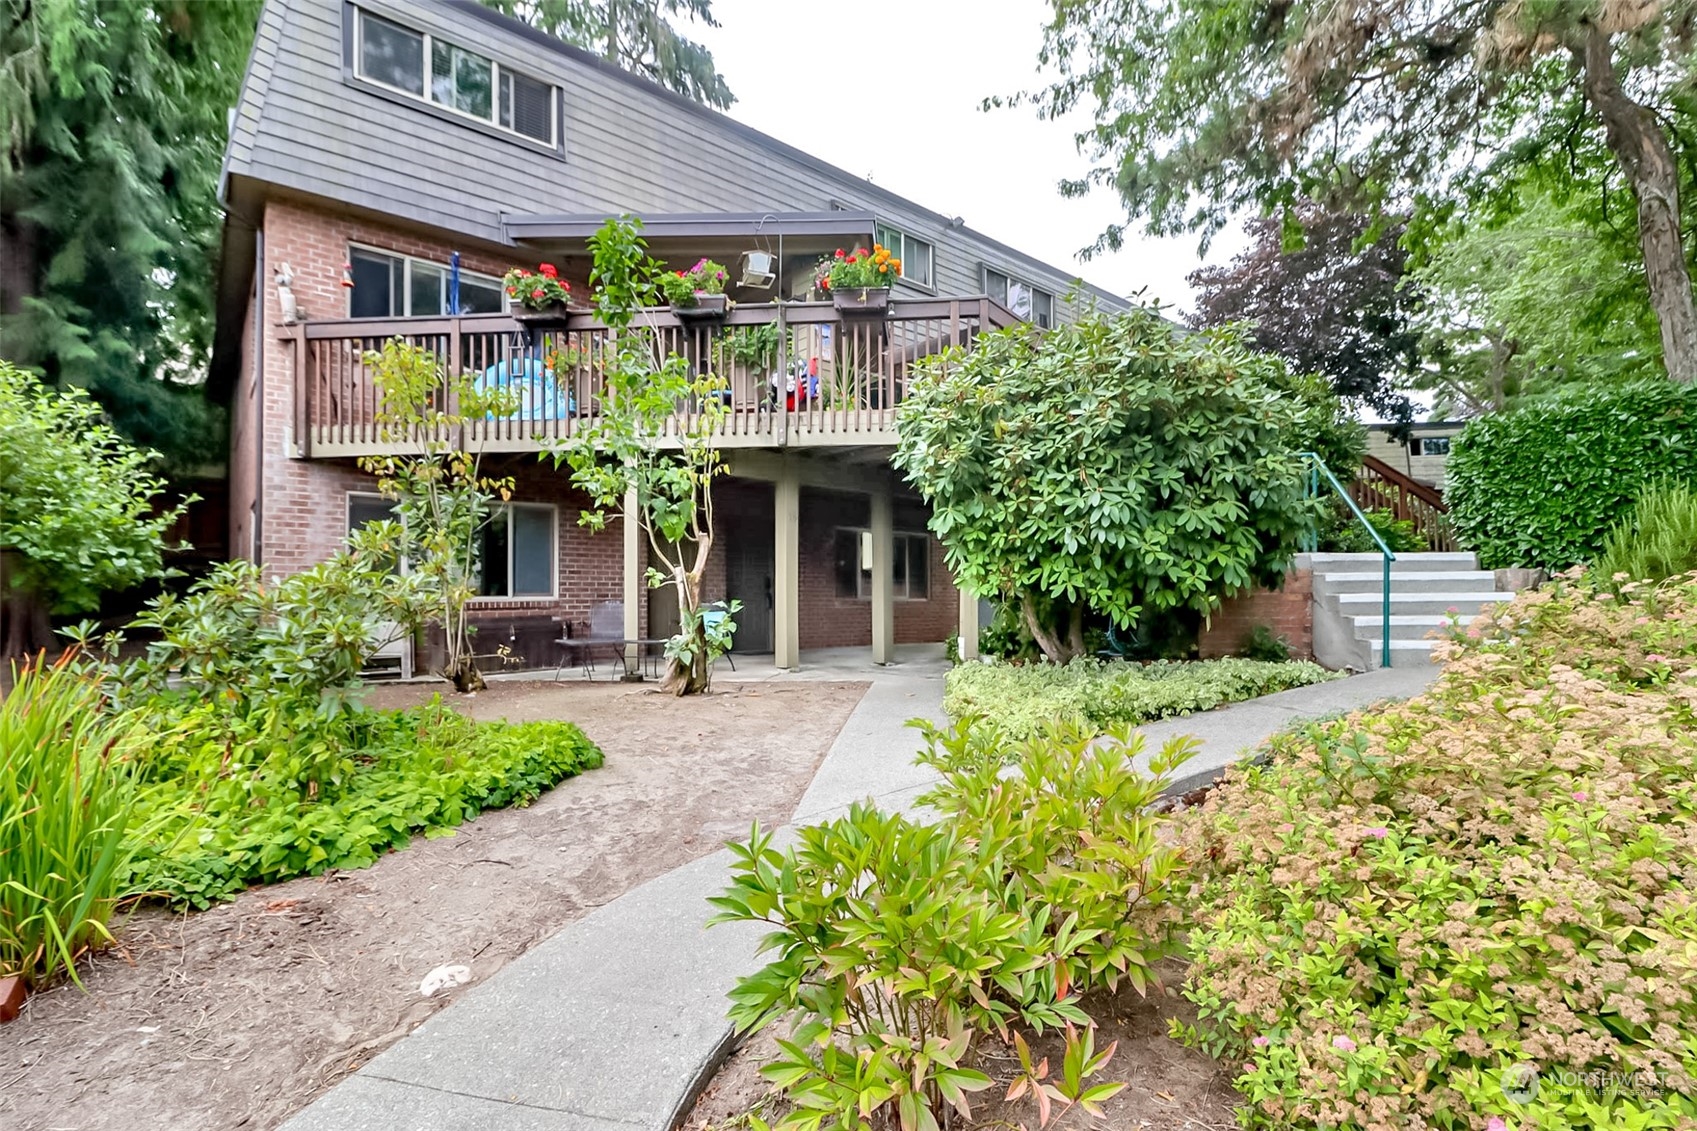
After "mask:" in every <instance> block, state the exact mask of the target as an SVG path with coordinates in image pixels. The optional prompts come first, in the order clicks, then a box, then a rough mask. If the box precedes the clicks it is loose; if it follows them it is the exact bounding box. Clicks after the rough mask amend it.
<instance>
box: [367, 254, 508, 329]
mask: <svg viewBox="0 0 1697 1131" xmlns="http://www.w3.org/2000/svg"><path fill="white" fill-rule="evenodd" d="M355 251H363V252H365V253H366V254H367V255H381V256H383V257H384V258H385V259H398V260H400V261H401V265H402V270H401V280H402V294H401V300H400V303H399V306H400V310H399V311H398V312H396V313H394V314H387V315H378V314H372V315H367V317H370V318H413V317H420V318H452V317H454V315H452V314H448V313H445V312H444V313H442V314H424V315H412V314H408V313H407V311H409V310H411V309H412V267H413V264H415V263H422V264H424V265H425V266H426V267H434V268H436V269H437V270H439V271H441V272H442V278H443V286H444V287H446V286H447V277H448V272H450V271H451V270H453V268H452V267H451V266H450V265H449V264H446V263H438V262H436V260H434V259H425V258H424V257H423V256H418V255H407V254H405V253H404V252H399V251H390V250H389V249H388V248H386V247H378V246H376V245H375V244H367V243H359V242H357V241H352V240H350V241H349V242H348V252H349V255H348V261H349V262H350V263H351V262H352V261H353V254H352V253H353V252H355ZM467 279H476V280H477V281H479V282H481V283H485V284H487V285H488V286H490V287H491V288H493V289H494V290H495V292H496V293H497V294H499V295H500V296H501V311H500V312H501V313H502V314H505V313H507V311H508V310H510V309H512V300H511V299H509V298H508V297H507V287H506V284H505V283H503V282H502V281H501V280H500V279H497V278H496V277H495V276H493V275H485V274H484V273H483V272H481V271H467V270H466V269H465V268H464V267H461V268H460V283H461V284H462V285H463V284H464V283H465V281H466V280H467ZM390 297H391V298H393V297H394V296H390ZM353 301H354V299H353V292H352V290H351V289H350V291H349V292H348V311H349V314H348V317H350V318H352V317H353V313H352V311H353ZM447 301H448V299H447V295H446V293H444V294H443V296H442V303H443V305H444V306H445V305H447Z"/></svg>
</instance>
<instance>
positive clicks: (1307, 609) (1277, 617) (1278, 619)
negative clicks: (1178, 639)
mask: <svg viewBox="0 0 1697 1131" xmlns="http://www.w3.org/2000/svg"><path fill="white" fill-rule="evenodd" d="M1313 599H1314V575H1313V574H1312V573H1311V572H1310V571H1308V570H1306V569H1294V570H1292V571H1291V572H1290V573H1288V574H1286V575H1285V581H1284V586H1283V587H1282V588H1279V589H1256V590H1254V591H1252V592H1249V593H1245V594H1242V595H1240V596H1237V597H1232V598H1229V599H1228V600H1227V601H1226V603H1225V604H1224V605H1222V606H1221V607H1220V611H1219V612H1217V613H1215V614H1214V615H1213V617H1212V618H1211V619H1210V620H1209V622H1208V624H1207V626H1206V627H1205V628H1203V630H1202V633H1201V635H1200V636H1199V637H1198V639H1197V641H1196V648H1197V652H1198V653H1199V654H1200V655H1201V656H1202V658H1203V659H1205V660H1209V659H1214V658H1216V657H1219V656H1236V655H1239V654H1241V653H1242V651H1243V648H1244V646H1245V645H1246V644H1247V643H1248V641H1249V634H1250V633H1251V632H1253V631H1254V630H1255V626H1256V625H1258V624H1264V625H1266V626H1267V627H1268V628H1270V629H1272V630H1273V635H1275V636H1282V637H1284V638H1285V641H1286V642H1287V643H1288V644H1289V645H1290V654H1291V656H1292V657H1293V658H1300V659H1310V658H1312V657H1313V655H1314V617H1313V609H1312V603H1313Z"/></svg>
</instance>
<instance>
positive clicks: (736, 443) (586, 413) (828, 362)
mask: <svg viewBox="0 0 1697 1131" xmlns="http://www.w3.org/2000/svg"><path fill="white" fill-rule="evenodd" d="M1018 322H1019V318H1018V317H1017V316H1015V315H1014V314H1013V313H1012V312H1010V311H1009V310H1007V309H1006V308H1005V307H1003V306H1001V305H999V304H998V303H996V302H995V301H993V300H991V299H989V298H986V297H983V296H977V297H971V298H938V299H918V300H914V299H900V300H895V301H892V302H891V304H890V309H889V315H888V317H887V318H883V319H867V318H863V317H853V316H851V317H847V318H845V317H844V316H843V315H841V314H839V313H838V312H837V310H836V309H835V308H834V307H833V306H832V305H831V304H830V303H828V302H790V303H781V304H779V303H761V304H744V305H741V306H737V307H735V308H733V309H732V310H731V311H730V313H729V314H728V315H727V316H726V317H725V318H723V319H722V320H719V321H715V322H712V323H701V322H684V321H680V320H679V319H678V318H677V316H676V315H674V314H673V313H672V312H671V311H670V310H669V309H655V310H649V311H646V312H644V314H643V316H642V317H641V318H640V319H639V322H638V324H639V325H642V326H645V327H648V328H649V329H650V332H652V333H654V334H655V335H656V336H657V337H658V340H659V347H660V349H661V350H662V351H666V352H675V353H677V354H680V355H682V356H683V357H685V358H688V359H689V361H690V364H691V365H692V366H693V367H694V368H695V370H696V372H698V373H704V372H711V373H714V374H716V375H717V376H719V377H720V378H721V379H722V380H723V382H724V384H725V385H726V388H725V390H724V391H723V393H722V394H721V396H722V398H723V402H724V405H725V408H726V410H727V411H726V412H725V414H724V416H723V418H722V419H721V421H720V423H719V425H718V427H717V429H716V431H715V434H714V442H715V443H716V445H718V446H719V447H723V448H782V447H877V446H892V445H894V444H895V441H896V431H895V419H896V409H897V407H898V406H899V405H900V404H901V402H902V399H903V397H904V396H905V395H906V393H907V388H908V382H909V381H910V380H911V379H912V378H913V376H914V375H915V373H916V371H917V367H918V364H919V363H920V362H921V361H922V360H923V359H925V358H928V357H932V356H934V355H936V354H940V353H942V352H943V351H945V350H947V349H949V348H951V347H955V346H961V347H965V348H968V349H970V348H971V347H972V343H973V341H974V340H975V339H976V338H977V336H978V335H979V334H980V333H983V332H984V331H987V330H994V329H999V328H1001V327H1004V326H1011V325H1014V324H1016V323H1018ZM764 326H775V327H776V333H775V334H771V333H766V334H765V337H766V338H767V349H766V350H765V351H764V353H765V357H761V356H760V354H761V352H762V351H760V350H758V349H751V348H750V346H751V343H750V342H749V341H748V338H749V336H750V335H749V334H748V333H746V332H745V331H752V330H756V329H757V328H760V327H764ZM394 337H400V338H404V339H406V340H407V341H409V342H412V343H414V344H417V345H422V346H425V347H427V348H429V349H431V350H434V351H435V352H436V353H437V354H438V355H439V356H441V357H442V358H443V360H444V369H445V370H446V371H447V372H464V373H469V374H470V375H471V376H472V379H473V380H474V381H476V382H478V383H479V385H480V386H483V387H501V388H505V389H507V390H509V391H510V392H511V393H512V394H513V395H514V396H515V397H516V403H517V406H518V407H517V409H516V411H514V412H513V413H512V414H511V415H509V416H505V417H501V418H498V419H489V420H482V421H475V422H471V423H469V424H466V425H464V426H463V431H464V434H463V438H456V442H457V443H462V444H463V445H464V446H466V447H469V448H481V449H482V450H483V451H487V452H535V451H539V450H541V449H542V448H543V447H545V446H546V445H548V444H549V443H550V442H552V441H556V440H559V439H563V438H565V437H568V436H570V435H572V434H573V432H574V431H575V430H577V429H579V428H582V427H583V426H584V425H585V423H586V422H588V421H589V420H591V419H593V418H594V416H595V414H596V413H597V412H598V411H599V408H600V397H601V389H602V384H601V381H602V378H601V365H602V359H603V358H604V356H605V353H606V349H607V344H608V336H607V328H606V327H605V326H604V325H602V324H601V323H600V322H599V321H598V320H597V319H596V318H595V317H594V316H593V315H589V314H573V315H571V316H569V317H568V318H567V319H566V320H565V322H564V324H563V325H555V326H552V327H550V328H547V329H534V328H530V327H526V326H524V325H521V324H520V323H519V322H518V321H516V320H515V319H514V318H512V317H511V316H510V315H506V314H485V315H468V316H465V317H459V318H399V319H390V320H376V319H343V320H337V321H324V322H305V323H301V324H300V325H297V326H294V327H291V328H290V330H289V331H288V332H287V333H285V334H284V335H283V337H282V341H283V343H284V344H285V348H286V349H287V350H289V351H290V353H291V356H292V365H293V373H294V390H295V397H294V444H295V449H296V452H297V453H298V455H299V456H300V457H302V458H309V459H329V458H345V457H350V456H364V455H384V454H389V453H393V452H398V451H403V450H406V449H408V448H412V447H415V446H416V443H417V441H418V440H419V437H416V436H414V437H396V436H394V435H392V434H390V433H389V432H388V430H386V429H384V428H383V427H382V426H381V425H379V423H378V422H377V419H376V417H377V403H378V398H377V388H376V385H375V382H374V381H373V379H372V372H371V370H370V369H369V368H368V367H367V366H366V365H365V362H364V360H363V358H364V355H365V353H366V351H368V350H375V349H378V348H379V347H381V346H382V344H383V343H384V342H385V341H387V340H389V339H390V338H394ZM444 395H446V389H444ZM699 411H700V410H699V407H698V406H694V405H691V404H679V405H678V409H677V413H676V414H675V416H674V417H673V422H674V425H673V428H672V429H671V431H672V432H673V433H674V434H675V433H676V432H678V431H681V430H683V429H685V428H688V427H689V426H690V425H691V424H692V419H691V416H692V413H696V412H699ZM665 442H666V441H665V439H664V438H662V439H661V443H662V444H664V443H665Z"/></svg>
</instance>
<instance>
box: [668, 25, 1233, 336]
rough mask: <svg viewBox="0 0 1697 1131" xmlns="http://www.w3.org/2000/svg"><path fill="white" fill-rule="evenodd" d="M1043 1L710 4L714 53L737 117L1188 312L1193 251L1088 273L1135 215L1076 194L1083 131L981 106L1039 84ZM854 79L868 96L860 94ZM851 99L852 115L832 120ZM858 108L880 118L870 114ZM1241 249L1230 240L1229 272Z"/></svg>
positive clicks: (1106, 196)
mask: <svg viewBox="0 0 1697 1131" xmlns="http://www.w3.org/2000/svg"><path fill="white" fill-rule="evenodd" d="M1047 7H1048V6H1047V4H1045V3H1043V2H1042V0H992V2H988V3H987V2H985V0H849V2H843V0H830V2H820V0H806V2H800V3H798V2H796V0H713V14H714V16H715V18H717V19H718V21H719V23H720V27H718V28H717V29H713V28H701V27H696V28H694V29H692V30H691V32H690V33H689V34H691V35H692V36H693V37H694V38H698V39H700V40H701V41H702V42H704V43H705V44H706V45H707V46H708V47H709V48H711V49H712V52H713V56H714V59H715V61H716V62H717V63H718V65H719V70H720V71H721V72H722V73H723V74H724V76H725V81H726V82H727V83H728V84H729V85H730V88H731V91H732V93H734V94H735V95H736V96H737V102H736V104H735V105H734V106H732V107H731V110H730V113H731V115H732V116H733V117H735V118H737V119H738V120H739V121H742V122H745V123H747V124H748V125H751V126H753V127H754V128H756V129H759V130H763V131H765V132H766V133H769V134H771V135H773V136H774V137H776V138H778V139H779V140H781V141H785V142H788V143H789V144H791V145H794V146H796V147H798V148H800V149H802V150H805V151H806V152H808V153H811V154H813V155H814V156H816V157H820V158H822V159H824V160H826V161H829V162H831V163H832V164H835V165H840V166H842V167H843V168H845V169H847V170H849V171H850V172H854V173H858V174H861V175H863V176H870V177H871V178H872V180H873V181H874V182H875V183H877V184H879V185H882V186H883V187H885V188H887V189H890V190H891V191H893V192H897V193H900V194H901V195H903V196H906V197H909V198H911V199H912V200H914V201H916V202H917V203H919V204H922V205H924V206H925V207H927V208H930V209H933V210H935V211H937V212H941V213H943V214H945V215H949V216H960V217H962V218H963V219H965V221H966V223H967V225H968V226H970V227H972V228H976V229H977V230H979V231H981V232H983V233H985V234H986V235H989V236H993V237H994V238H996V239H999V240H1001V241H1002V242H1004V243H1007V244H1011V245H1013V246H1014V247H1017V248H1019V249H1020V250H1021V251H1024V252H1027V253H1028V254H1031V255H1035V256H1037V257H1038V258H1039V259H1042V260H1045V261H1047V262H1049V263H1053V264H1054V265H1055V266H1057V267H1062V268H1068V269H1071V270H1073V271H1075V272H1076V273H1077V274H1079V275H1080V276H1082V277H1083V278H1085V279H1087V280H1088V281H1090V282H1092V283H1095V284H1097V285H1098V286H1101V287H1104V288H1106V289H1107V290H1110V291H1114V292H1116V293H1119V294H1131V293H1132V292H1135V291H1138V290H1140V289H1143V288H1147V289H1148V293H1149V295H1151V296H1154V297H1157V298H1159V299H1161V300H1162V302H1164V303H1166V304H1169V305H1175V304H1176V305H1177V306H1179V307H1180V308H1181V309H1188V308H1189V306H1190V288H1189V286H1188V285H1187V284H1186V283H1185V276H1186V275H1188V274H1189V273H1190V272H1191V271H1193V270H1195V269H1196V267H1197V265H1198V263H1199V262H1200V261H1199V260H1198V258H1197V245H1196V241H1195V239H1193V238H1190V237H1184V238H1180V239H1170V240H1154V239H1150V238H1148V237H1146V236H1142V235H1141V234H1139V235H1138V236H1136V237H1135V238H1134V239H1131V240H1128V241H1127V245H1126V247H1125V249H1124V250H1122V251H1120V252H1118V253H1116V254H1113V255H1105V256H1098V257H1097V258H1095V259H1093V260H1091V261H1090V262H1088V263H1086V262H1083V261H1081V260H1080V259H1079V258H1078V257H1077V254H1076V253H1077V252H1078V250H1079V249H1080V248H1082V247H1085V246H1086V245H1088V244H1090V243H1091V242H1093V241H1094V240H1095V238H1096V236H1097V235H1098V234H1099V233H1100V232H1101V231H1102V230H1103V229H1104V228H1105V227H1107V225H1108V224H1110V223H1112V222H1114V221H1115V220H1117V219H1119V218H1121V216H1122V215H1123V213H1122V211H1121V209H1120V207H1119V203H1118V201H1117V199H1116V198H1114V197H1113V195H1112V194H1111V193H1106V192H1097V193H1095V194H1094V195H1092V196H1091V197H1089V198H1087V199H1085V200H1066V199H1064V198H1063V197H1062V196H1061V195H1060V192H1059V191H1058V190H1057V188H1056V184H1057V183H1058V182H1059V181H1060V180H1061V178H1063V177H1070V176H1077V175H1078V174H1080V173H1081V172H1082V171H1083V170H1084V169H1086V168H1087V167H1088V166H1087V164H1086V162H1085V160H1084V158H1083V157H1081V156H1079V155H1078V154H1077V152H1076V151H1075V150H1074V148H1073V141H1072V135H1073V132H1074V131H1073V129H1072V128H1069V127H1068V126H1067V125H1065V124H1063V123H1059V122H1042V121H1038V119H1037V117H1036V115H1035V114H1034V113H1033V112H1032V111H1031V110H1030V109H1029V108H1020V109H1014V110H994V111H990V112H984V111H981V110H979V108H978V107H979V103H980V102H982V101H983V99H984V98H985V97H986V96H988V95H992V94H1009V93H1013V92H1016V91H1019V90H1025V89H1029V88H1031V87H1032V86H1033V85H1035V83H1036V81H1037V77H1038V76H1037V50H1038V48H1039V46H1040V45H1041V43H1042V26H1043V20H1044V15H1045V13H1046V11H1047ZM856 80H860V81H861V82H862V83H863V89H862V90H861V91H860V92H858V93H857V92H855V90H854V88H855V86H856ZM837 104H843V105H844V106H845V110H844V112H843V113H841V114H821V113H820V110H821V109H824V108H829V107H831V106H833V105H837ZM849 106H856V107H861V108H864V107H872V108H881V110H882V112H877V113H869V112H866V111H865V110H864V109H848V108H847V107H849ZM1241 246H1242V238H1241V236H1240V235H1239V234H1238V233H1237V232H1236V231H1230V230H1228V231H1226V232H1222V233H1221V234H1220V235H1219V236H1218V237H1217V238H1216V239H1215V241H1214V243H1213V245H1212V246H1211V247H1210V249H1209V256H1208V261H1209V262H1219V261H1221V260H1223V259H1226V258H1229V257H1230V255H1231V254H1232V253H1233V252H1235V251H1236V250H1238V248H1240V247H1241Z"/></svg>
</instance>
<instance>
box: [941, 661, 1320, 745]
mask: <svg viewBox="0 0 1697 1131" xmlns="http://www.w3.org/2000/svg"><path fill="white" fill-rule="evenodd" d="M1336 678H1338V676H1337V673H1335V672H1329V671H1327V670H1326V669H1325V668H1322V667H1321V666H1320V665H1319V664H1315V663H1311V662H1309V661H1307V660H1295V661H1288V662H1279V661H1269V660H1248V659H1239V658H1236V657H1233V658H1229V659H1224V660H1193V661H1167V660H1158V661H1156V662H1154V663H1149V664H1137V663H1124V662H1121V661H1116V660H1110V661H1107V662H1102V661H1098V660H1092V659H1079V660H1074V661H1073V662H1072V663H1070V664H996V663H980V664H962V665H961V666H959V667H957V668H955V669H953V670H952V671H950V672H949V674H948V676H947V678H946V682H945V684H944V692H943V709H944V710H945V711H947V712H948V714H949V717H950V718H955V719H962V718H966V717H968V716H971V715H984V716H986V717H988V718H990V719H992V720H994V722H995V723H996V725H997V726H998V727H1000V728H1001V729H1002V730H1003V731H1004V732H1006V733H1007V735H1008V736H1009V737H1011V738H1029V737H1031V736H1032V735H1035V734H1037V733H1039V732H1040V731H1041V730H1042V729H1043V727H1044V725H1045V724H1046V723H1048V722H1051V721H1061V722H1066V723H1069V724H1071V725H1074V726H1083V727H1088V728H1091V729H1093V730H1097V731H1100V730H1106V729H1108V728H1109V727H1112V726H1116V725H1119V724H1127V725H1132V726H1135V725H1136V724H1138V723H1145V722H1149V721H1150V720H1152V719H1164V718H1167V717H1168V716H1171V715H1189V714H1192V713H1194V712H1196V711H1211V710H1213V709H1214V708H1215V707H1219V706H1221V705H1223V704H1226V703H1236V702H1239V701H1241V700H1244V699H1254V698H1256V697H1257V696H1261V695H1268V694H1271V693H1272V692H1274V691H1287V690H1289V689H1290V688H1293V687H1304V686H1306V685H1308V684H1311V683H1321V682H1323V681H1325V680H1329V679H1336Z"/></svg>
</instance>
